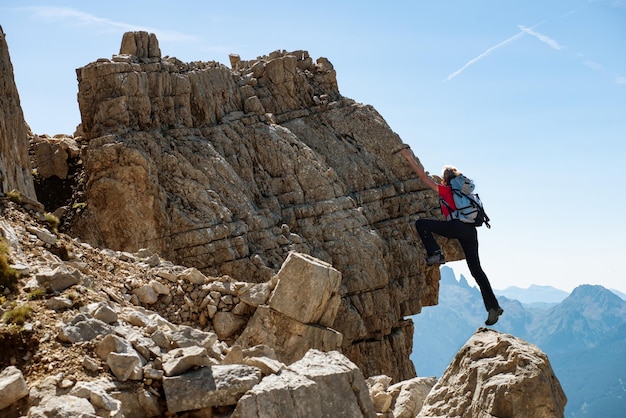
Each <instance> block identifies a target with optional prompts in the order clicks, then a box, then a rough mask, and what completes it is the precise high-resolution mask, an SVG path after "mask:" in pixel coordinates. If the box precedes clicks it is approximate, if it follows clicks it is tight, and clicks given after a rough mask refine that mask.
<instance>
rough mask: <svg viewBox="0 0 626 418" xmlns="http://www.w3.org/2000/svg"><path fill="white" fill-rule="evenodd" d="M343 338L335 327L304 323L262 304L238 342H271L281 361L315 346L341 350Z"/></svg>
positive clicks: (243, 344) (291, 359) (245, 345)
mask: <svg viewBox="0 0 626 418" xmlns="http://www.w3.org/2000/svg"><path fill="white" fill-rule="evenodd" d="M341 342H342V335H341V334H340V333H338V332H337V331H335V330H333V329H331V328H326V327H322V326H320V325H308V324H303V323H302V322H299V321H296V320H295V319H292V318H290V317H288V316H285V315H283V314H281V313H279V312H276V311H274V310H272V309H270V308H269V307H267V306H259V307H258V308H257V310H256V311H255V313H254V315H253V316H252V318H251V319H250V320H249V321H248V325H247V326H246V328H245V329H244V331H243V332H242V333H241V335H240V336H239V338H238V339H237V341H236V344H239V345H241V347H243V348H249V347H253V346H255V345H259V344H263V345H267V346H270V347H272V348H273V349H274V351H275V352H276V357H277V359H278V360H279V361H281V362H283V363H285V364H291V363H293V362H294V361H296V360H299V359H300V358H302V356H304V354H305V353H306V352H307V351H308V350H309V349H311V348H316V349H319V350H321V351H332V350H338V349H340V348H341Z"/></svg>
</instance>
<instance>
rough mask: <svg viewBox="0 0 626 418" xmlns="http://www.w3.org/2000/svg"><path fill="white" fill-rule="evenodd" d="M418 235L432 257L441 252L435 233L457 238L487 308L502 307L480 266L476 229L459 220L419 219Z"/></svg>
mask: <svg viewBox="0 0 626 418" xmlns="http://www.w3.org/2000/svg"><path fill="white" fill-rule="evenodd" d="M415 227H416V228H417V233H418V234H419V236H420V238H421V239H422V243H423V244H424V247H426V253H427V254H428V255H432V254H433V253H434V252H435V251H437V250H439V249H440V248H439V245H438V244H437V241H435V238H433V233H435V234H437V235H441V236H444V237H448V238H456V239H458V240H459V242H460V243H461V248H463V252H464V253H465V261H467V267H469V270H470V273H472V276H473V277H474V280H476V283H477V284H478V287H480V293H481V294H482V296H483V302H484V303H485V308H486V309H487V310H489V309H498V308H499V307H500V305H499V304H498V300H497V299H496V295H494V294H493V290H492V289H491V284H489V279H487V275H486V274H485V272H484V271H483V269H482V267H481V266H480V259H479V258H478V233H477V232H476V227H475V226H473V225H469V224H466V223H464V222H463V221H460V220H458V219H452V220H450V221H439V220H435V219H418V220H417V221H416V222H415Z"/></svg>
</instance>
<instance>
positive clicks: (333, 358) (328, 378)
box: [288, 350, 376, 417]
mask: <svg viewBox="0 0 626 418" xmlns="http://www.w3.org/2000/svg"><path fill="white" fill-rule="evenodd" d="M288 368H289V370H292V371H294V372H296V373H298V374H300V375H302V376H306V377H308V378H309V379H311V380H313V381H314V382H315V383H317V386H318V389H319V393H320V396H321V398H322V399H323V400H324V402H323V403H322V416H328V417H330V416H343V417H356V416H364V417H375V416H376V413H375V412H374V406H373V404H372V400H371V399H370V397H369V391H368V389H367V385H366V383H365V378H364V377H363V373H362V372H361V370H359V368H358V367H357V366H356V365H355V364H354V363H352V362H351V361H350V360H349V359H348V358H347V357H345V356H344V355H343V354H341V353H339V352H337V351H331V352H327V353H323V352H321V351H319V350H309V351H308V352H307V353H306V355H305V356H304V357H303V358H302V359H301V360H299V361H297V362H295V363H293V364H291V365H290V366H288Z"/></svg>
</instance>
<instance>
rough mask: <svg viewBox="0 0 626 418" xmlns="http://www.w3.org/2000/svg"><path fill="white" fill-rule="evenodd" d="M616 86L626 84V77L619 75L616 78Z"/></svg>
mask: <svg viewBox="0 0 626 418" xmlns="http://www.w3.org/2000/svg"><path fill="white" fill-rule="evenodd" d="M615 84H620V85H621V84H626V77H624V76H621V75H618V76H617V77H615Z"/></svg>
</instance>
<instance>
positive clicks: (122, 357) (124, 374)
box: [107, 352, 143, 382]
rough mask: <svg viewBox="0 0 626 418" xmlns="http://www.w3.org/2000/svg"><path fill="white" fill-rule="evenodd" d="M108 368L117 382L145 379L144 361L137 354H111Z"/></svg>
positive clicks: (108, 359)
mask: <svg viewBox="0 0 626 418" xmlns="http://www.w3.org/2000/svg"><path fill="white" fill-rule="evenodd" d="M107 366H109V368H110V369H111V372H112V373H113V374H114V375H115V377H116V378H117V380H119V381H120V382H125V381H126V380H129V379H130V380H141V379H142V378H143V369H142V359H141V357H139V355H138V354H137V353H136V352H135V353H132V352H130V353H115V352H111V353H109V355H108V356H107Z"/></svg>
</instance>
